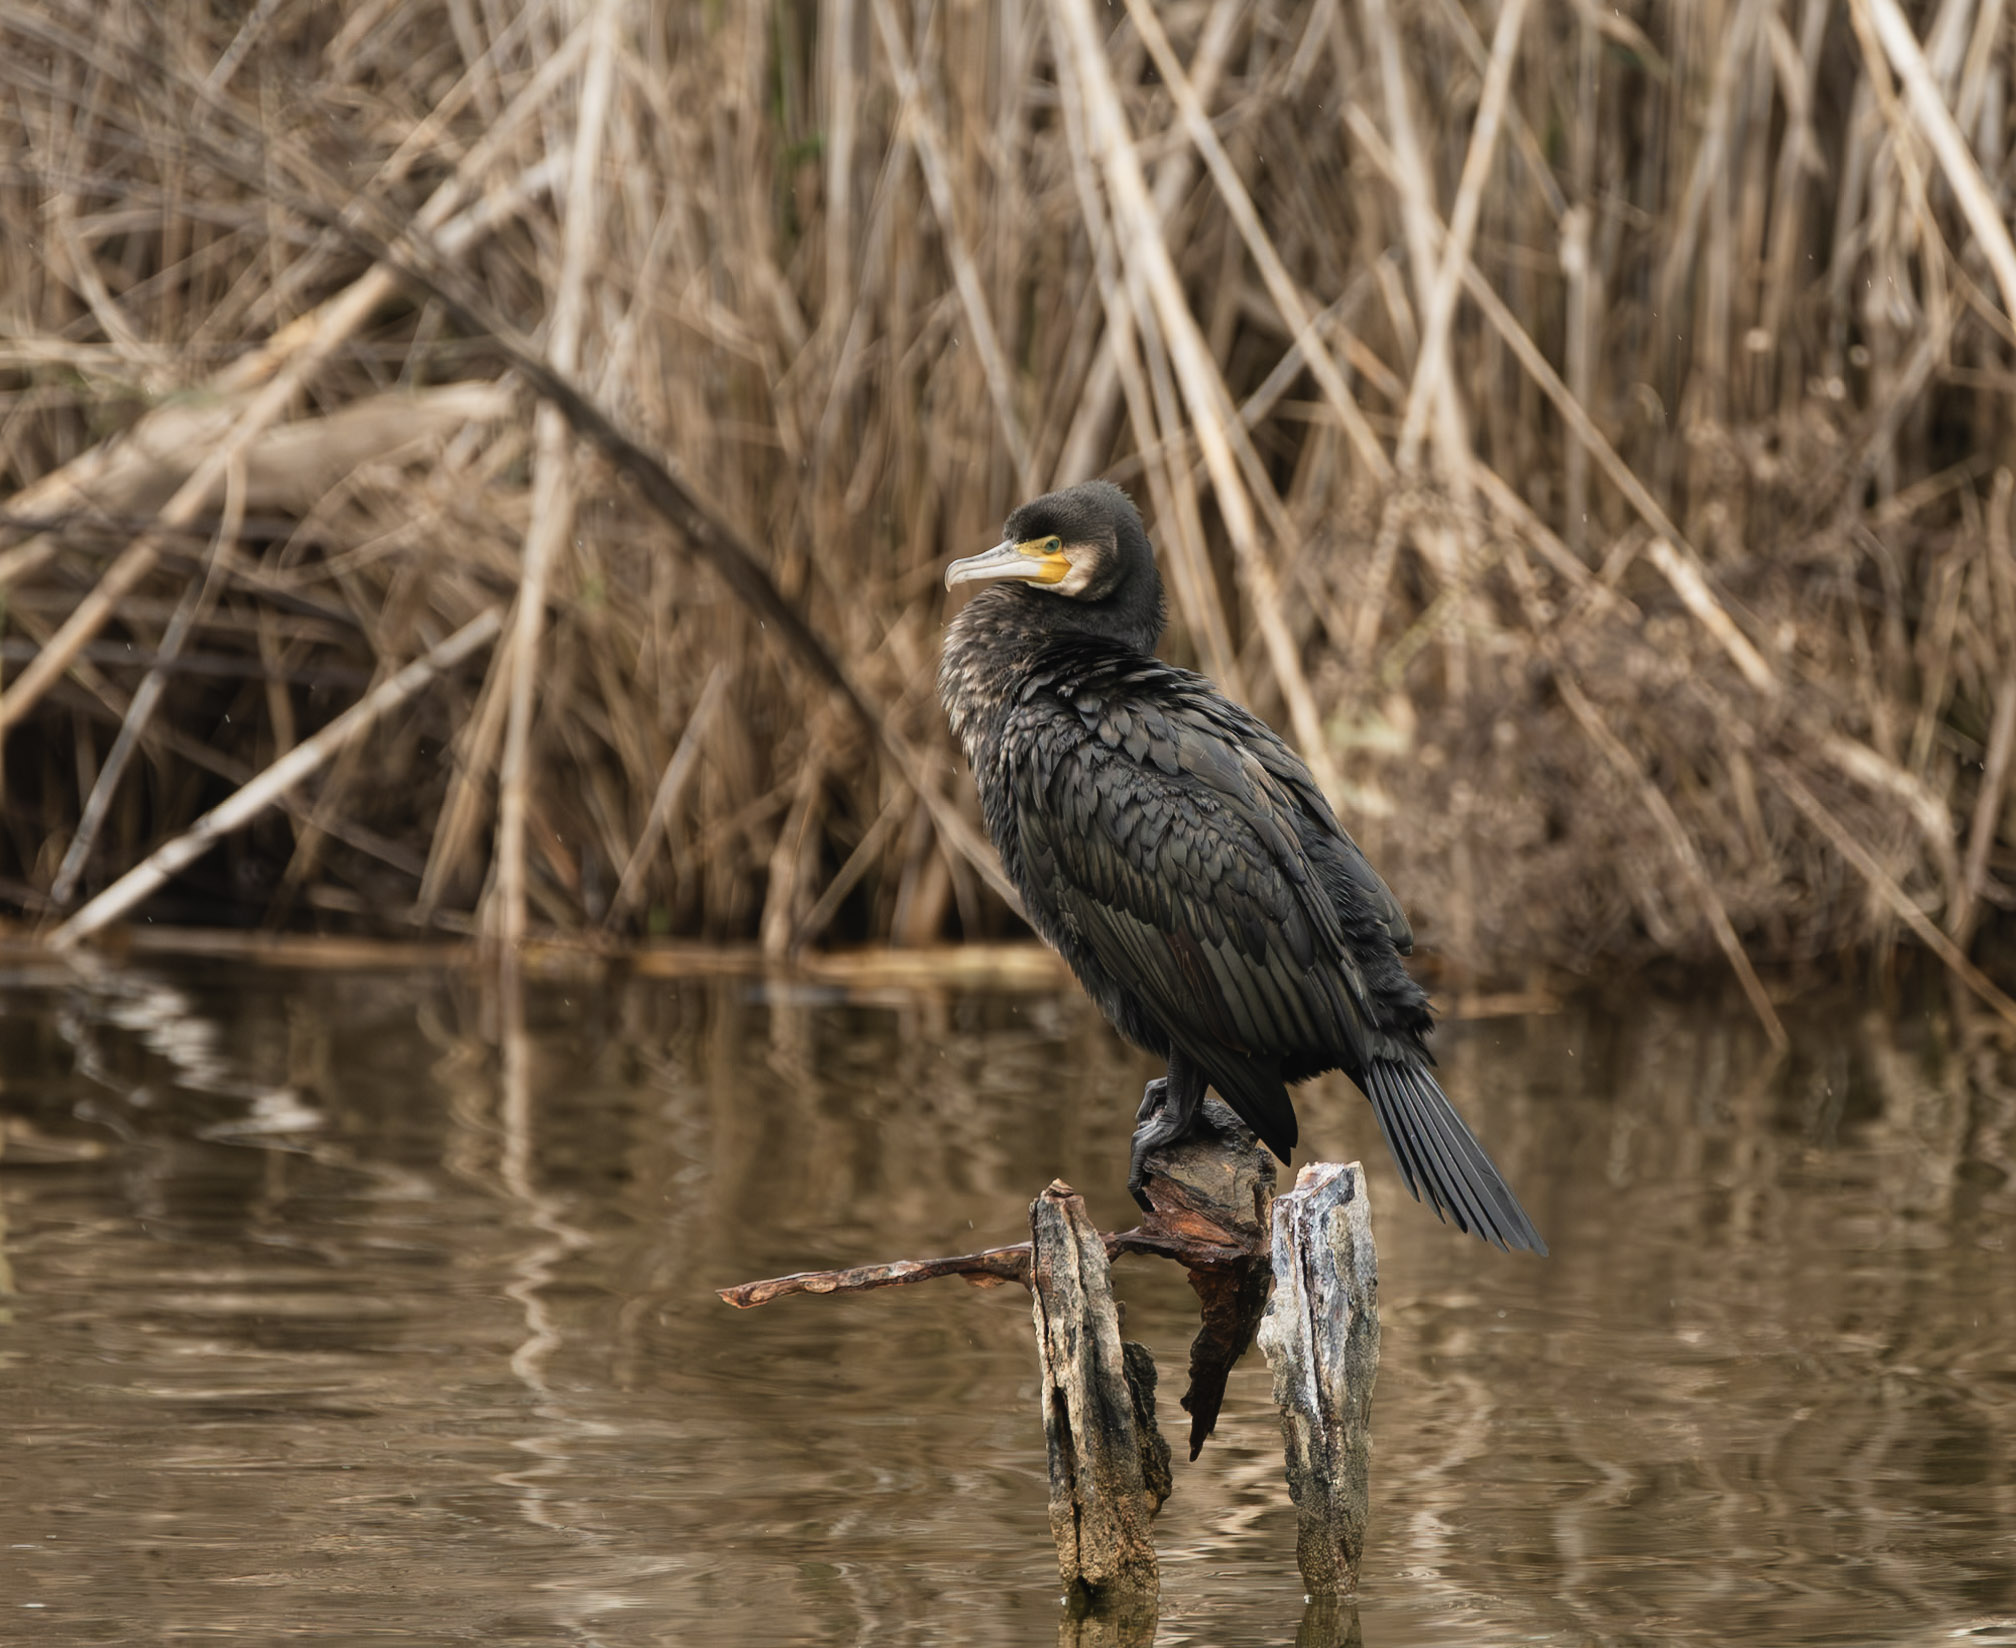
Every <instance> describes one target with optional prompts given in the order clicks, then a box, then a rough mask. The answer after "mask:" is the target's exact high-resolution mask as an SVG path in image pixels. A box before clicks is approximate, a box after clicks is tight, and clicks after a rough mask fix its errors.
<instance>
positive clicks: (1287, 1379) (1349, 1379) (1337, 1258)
mask: <svg viewBox="0 0 2016 1648" xmlns="http://www.w3.org/2000/svg"><path fill="white" fill-rule="evenodd" d="M1259 1342H1260V1349H1261V1350H1262V1351H1263V1352H1264V1353H1265V1354H1266V1357H1267V1362H1268V1365H1269V1366H1270V1367H1272V1368H1273V1370H1274V1400H1275V1401H1276V1402H1277V1403H1279V1404H1280V1407H1281V1431H1282V1435H1283V1438H1284V1439H1285V1441H1286V1444H1287V1454H1288V1493H1289V1497H1290V1498H1292V1499H1293V1500H1294V1501H1295V1513H1296V1520H1297V1523H1298V1528H1297V1534H1296V1541H1295V1560H1296V1563H1297V1564H1298V1565H1299V1566H1300V1567H1301V1569H1302V1582H1303V1584H1304V1585H1306V1586H1307V1587H1308V1589H1309V1594H1310V1595H1311V1596H1312V1597H1316V1598H1324V1597H1335V1596H1343V1595H1348V1594H1349V1593H1351V1592H1352V1591H1354V1590H1356V1589H1357V1587H1358V1563H1359V1560H1360V1558H1361V1557H1363V1555H1364V1554H1365V1521H1366V1511H1367V1504H1368V1500H1369V1494H1370V1472H1371V1464H1372V1384H1373V1381H1374V1380H1375V1379H1376V1378H1377V1377H1378V1373H1379V1258H1378V1254H1377V1252H1376V1251H1375V1250H1374V1248H1373V1246H1372V1210H1371V1207H1370V1205H1369V1203H1368V1201H1367V1199H1366V1195H1365V1172H1364V1169H1363V1168H1361V1167H1360V1166H1359V1165H1358V1163H1356V1162H1349V1163H1346V1164H1344V1165H1342V1166H1339V1165H1338V1164H1337V1163H1335V1162H1312V1163H1311V1164H1310V1165H1309V1166H1307V1167H1305V1168H1303V1169H1302V1172H1301V1174H1300V1176H1299V1177H1298V1178H1297V1179H1296V1181H1295V1188H1294V1189H1293V1190H1292V1191H1290V1192H1289V1193H1288V1194H1287V1195H1285V1196H1277V1197H1276V1198H1275V1200H1274V1297H1273V1298H1272V1300H1271V1301H1269V1303H1268V1306H1267V1314H1266V1315H1265V1316H1264V1317H1263V1318H1262V1319H1261V1323H1260V1333H1259Z"/></svg>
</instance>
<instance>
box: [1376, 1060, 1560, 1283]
mask: <svg viewBox="0 0 2016 1648" xmlns="http://www.w3.org/2000/svg"><path fill="white" fill-rule="evenodd" d="M1362 1085H1363V1086H1364V1088H1365V1092H1366V1096H1367V1097H1369V1098H1370V1099H1371V1101H1372V1109H1373V1112H1374V1114H1376V1115H1377V1116H1378V1118H1379V1131H1380V1132H1382V1133H1384V1134H1385V1135H1386V1144H1387V1148H1388V1149H1390V1150H1391V1151H1392V1152H1393V1159H1394V1160H1395V1161H1397V1162H1398V1163H1399V1164H1400V1176H1401V1177H1402V1178H1403V1179H1405V1180H1406V1181H1407V1188H1408V1189H1409V1190H1410V1191H1412V1192H1413V1193H1414V1197H1415V1200H1417V1201H1419V1200H1421V1199H1422V1198H1423V1195H1424V1192H1425V1195H1426V1200H1427V1202H1428V1205H1429V1206H1430V1207H1432V1208H1434V1209H1435V1211H1436V1213H1437V1214H1438V1215H1440V1216H1441V1217H1444V1218H1446V1219H1448V1220H1449V1221H1450V1222H1451V1223H1452V1224H1454V1225H1455V1226H1456V1228H1457V1229H1458V1230H1463V1231H1468V1232H1469V1233H1470V1234H1472V1235H1474V1236H1480V1237H1482V1238H1483V1239H1484V1240H1485V1241H1487V1242H1496V1243H1497V1244H1498V1245H1499V1246H1500V1247H1502V1248H1505V1249H1508V1250H1510V1249H1513V1248H1524V1249H1527V1250H1528V1251H1530V1252H1533V1253H1541V1254H1544V1253H1545V1252H1546V1251H1547V1244H1546V1243H1545V1242H1543V1241H1542V1240H1541V1239H1540V1233H1539V1232H1538V1231H1537V1230H1535V1229H1534V1228H1533V1221H1532V1220H1531V1219H1529V1218H1527V1217H1526V1210H1525V1209H1524V1208H1523V1207H1521V1206H1520V1205H1519V1198H1518V1197H1516V1196H1514V1195H1513V1194H1512V1190H1511V1187H1510V1186H1509V1185H1507V1184H1506V1183H1505V1180H1504V1178H1503V1177H1502V1176H1501V1175H1500V1174H1499V1172H1498V1169H1497V1168H1495V1167H1494V1166H1492V1165H1491V1158H1490V1157H1489V1156H1487V1155H1485V1154H1484V1147H1483V1146H1482V1145H1480V1144H1479V1143H1478V1142H1477V1139H1476V1136H1475V1135H1474V1134H1472V1133H1471V1131H1470V1129H1469V1128H1468V1127H1466V1126H1465V1125H1464V1124H1463V1118H1462V1117H1461V1116H1459V1115H1457V1114H1456V1108H1455V1106H1453V1105H1452V1104H1450V1102H1449V1100H1448V1098H1447V1096H1446V1095H1445V1094H1444V1093H1443V1091H1442V1089H1441V1088H1440V1087H1438V1086H1437V1085H1436V1084H1435V1078H1434V1077H1433V1076H1432V1075H1430V1074H1429V1073H1428V1071H1427V1070H1426V1069H1425V1068H1424V1067H1423V1066H1421V1065H1417V1064H1403V1063H1400V1062H1398V1061H1396V1060H1392V1059H1375V1060H1373V1062H1372V1066H1371V1068H1370V1070H1369V1071H1367V1073H1366V1076H1365V1080H1364V1082H1363V1084H1362Z"/></svg>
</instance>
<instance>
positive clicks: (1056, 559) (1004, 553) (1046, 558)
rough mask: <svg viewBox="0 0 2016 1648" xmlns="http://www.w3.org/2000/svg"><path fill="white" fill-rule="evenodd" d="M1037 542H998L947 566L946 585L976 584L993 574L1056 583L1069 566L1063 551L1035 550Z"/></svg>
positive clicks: (991, 576)
mask: <svg viewBox="0 0 2016 1648" xmlns="http://www.w3.org/2000/svg"><path fill="white" fill-rule="evenodd" d="M1034 551H1035V546H1034V545H1033V544H1032V545H1027V546H1025V545H1022V544H1016V543H999V544H996V545H995V546H994V547H993V548H992V549H989V550H983V551H982V552H981V553H980V554H978V555H969V556H967V557H966V558H965V559H964V560H963V561H954V562H953V563H952V564H951V565H950V566H948V567H947V568H946V569H945V587H946V588H947V589H950V588H951V587H952V586H953V585H954V584H977V583H980V582H982V581H984V580H986V579H990V578H1021V579H1023V580H1025V581H1027V582H1029V583H1037V584H1054V583H1056V582H1057V580H1058V579H1060V578H1061V577H1063V576H1064V573H1065V572H1066V571H1067V570H1068V567H1067V565H1066V563H1065V561H1064V558H1063V557H1062V556H1061V555H1056V554H1050V555H1044V554H1038V553H1035V552H1034Z"/></svg>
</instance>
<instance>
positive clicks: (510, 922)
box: [494, 0, 616, 956]
mask: <svg viewBox="0 0 2016 1648" xmlns="http://www.w3.org/2000/svg"><path fill="white" fill-rule="evenodd" d="M590 6H591V10H590V12H589V15H588V18H587V21H586V25H585V27H586V33H587V37H588V47H587V61H586V63H585V65H584V67H583V69H582V72H581V106H580V110H579V113H578V114H577V115H576V117H575V123H574V143H573V151H572V155H571V159H570V164H569V171H568V178H567V197H566V213H567V215H566V221H565V226H564V229H563V234H562V251H561V259H560V281H559V286H558V289H557V291H556V294H555V296H554V300H553V314H552V329H551V331H550V332H549V334H548V336H547V340H546V350H547V358H548V359H549V360H550V361H551V362H552V364H553V370H554V371H555V372H557V373H558V374H560V375H561V376H562V377H572V376H573V375H574V373H575V370H576V367H577V366H578V364H579V361H580V354H581V330H582V305H583V300H584V295H585V291H586V286H587V279H588V259H589V256H590V254H591V253H592V251H593V249H594V246H595V239H596V236H597V234H598V233H599V231H600V228H601V224H600V221H599V213H598V202H599V195H600V191H599V188H598V183H599V172H600V168H601V160H602V129H603V125H604V122H605V121H606V120H607V118H608V114H609V100H610V93H611V89H612V88H613V86H614V84H615V78H616V66H615V57H616V14H615V8H614V4H613V0H590ZM570 438H571V437H570V434H569V430H568V427H567V420H566V417H565V415H564V414H563V413H562V412H561V411H560V409H559V408H558V407H557V406H554V405H553V404H551V403H550V402H548V403H547V404H546V405H543V406H541V407H540V408H539V411H538V414H537V418H536V421H535V429H534V435H533V442H534V453H533V480H532V520H531V524H530V525H529V526H528V527H527V528H526V532H525V548H524V570H523V572H522V573H521V575H520V578H519V583H518V600H517V604H516V605H515V607H514V608H513V609H512V629H511V674H510V677H509V687H508V691H507V695H506V701H505V712H504V755H503V760H502V762H501V763H500V765H499V767H498V772H497V787H498V791H499V797H498V805H497V909H496V913H495V923H494V932H495V934H496V938H497V942H498V945H499V947H500V948H501V949H502V950H503V952H504V953H505V954H506V955H507V956H515V955H516V954H517V951H518V947H519V946H520V945H521V944H522V943H523V942H524V939H525V816H526V787H527V785H528V784H529V783H530V781H531V768H532V698H533V682H534V678H535V677H536V676H537V674H538V672H539V638H540V633H541V631H542V630H543V629H544V628H545V624H546V590H547V583H548V580H549V579H550V578H551V576H552V568H553V562H554V558H555V556H556V555H557V553H558V551H559V549H560V546H561V545H562V544H564V543H565V542H566V540H567V537H568V534H569V533H570V532H571V531H572V530H573V524H574V498H573V489H572V477H571V474H570V471H569V464H568V452H567V447H568V442H569V440H570Z"/></svg>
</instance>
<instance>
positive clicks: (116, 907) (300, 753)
mask: <svg viewBox="0 0 2016 1648" xmlns="http://www.w3.org/2000/svg"><path fill="white" fill-rule="evenodd" d="M502 628H503V616H502V614H501V613H499V612H498V610H497V609H496V608H494V607H493V608H491V609H490V610H489V611H487V612H484V613H481V614H479V615H478V616H476V617H475V618H472V619H470V621H469V622H468V623H466V624H464V625H463V626H462V628H460V629H459V630H457V631H456V632H455V633H454V634H453V635H451V636H449V637H448V639H447V640H445V641H443V642H441V643H440V645H438V646H436V647H434V648H433V649H431V650H430V651H429V652H427V653H425V654H424V655H422V656H421V657H419V658H416V659H415V660H414V661H413V662H412V663H410V664H408V665H407V666H406V668H404V669H403V670H401V671H400V672H399V673H398V674H397V675H395V676H393V677H392V678H391V679H390V680H389V681H386V682H384V683H383V684H381V685H380V686H379V687H378V688H377V689H376V690H375V691H374V692H372V693H371V694H370V696H368V697H366V698H364V699H362V700H361V701H360V702H358V703H357V704H355V705H353V706H352V707H351V708H350V709H349V710H346V711H345V712H344V713H343V714H342V715H340V716H338V717H337V718H336V719H335V720H334V721H332V722H330V723H329V725H328V726H326V727H324V728H323V729H322V731H321V732H319V733H317V734H316V735H315V736H314V737H313V738H310V739H308V740H306V741H305V742H303V743H300V744H297V745H296V746H295V747H294V748H293V749H291V750H289V751H288V752H287V754H286V755H284V756H282V757H281V758H280V759H279V760H278V761H276V762H275V763H274V764H273V765H272V766H270V767H268V768H267V769H266V770H265V771H264V772H263V773H261V774H259V776H258V777H257V778H255V779H253V780H252V781H251V782H250V783H248V784H247V785H245V787H244V788H243V789H241V790H239V791H238V792H237V793H236V794H235V795H233V796H232V797H231V799H230V800H228V801H226V802H225V803H224V804H223V805H221V806H219V807H215V808H212V809H211V810H210V811H209V812H207V813H205V814H204V815H203V816H202V817H201V818H200V819H198V820H197V821H196V823H195V824H193V825H192V826H191V827H190V828H189V829H188V830H186V831H185V832H183V833H182V834H181V835H179V836H177V837H176V838H175V839H174V840H173V841H170V842H168V843H166V844H165V845H164V846H161V847H159V848H157V849H155V851H153V852H152V853H150V854H148V856H147V858H146V859H145V860H144V861H143V862H141V863H139V864H136V865H135V866H134V867H133V868H132V869H131V870H128V871H127V872H126V874H125V875H123V876H121V877H120V878H119V879H118V880H117V881H115V882H114V883H113V884H112V885H111V886H110V887H108V888H106V889H105V891H104V892H102V893H100V894H99V895H98V896H97V897H96V898H94V899H93V900H92V901H91V902H90V903H89V904H87V905H85V906H84V908H83V909H81V910H79V911H78V912H77V913H76V914H75V915H74V916H72V917H70V919H69V920H68V921H66V922H64V923H63V925H62V926H60V927H58V928H57V929H56V930H55V931H54V932H52V933H51V934H50V935H49V940H48V942H49V945H50V947H51V948H52V949H57V950H63V949H68V948H69V947H70V946H71V945H74V944H76V943H78V942H79V941H80V940H82V939H86V938H89V937H90V936H91V934H93V933H95V932H97V931H98V930H99V929H100V928H101V927H104V926H106V925H107V924H109V923H111V922H113V921H116V920H118V919H119V917H120V916H122V915H123V914H125V913H126V912H127V911H128V910H130V909H132V908H133V907H134V906H135V905H137V904H139V903H141V902H142V901H143V900H145V899H146V898H147V896H148V895H149V894H151V893H153V892H154V891H155V890H156V889H157V888H159V887H160V886H161V885H162V884H163V883H164V882H166V881H167V880H168V878H169V877H170V876H172V875H174V874H175V872H176V871H178V870H180V869H181V868H182V867H183V866H185V865H187V864H189V863H192V862H193V861H194V860H196V859H197V858H200V857H201V856H202V855H203V854H204V853H206V852H208V851H209V850H210V849H211V848H212V847H213V846H215V845H216V844H217V842H218V841H219V840H221V839H222V838H223V837H224V836H226V835H228V834H230V832H231V831H233V830H235V829H237V828H239V827H240V826H241V825H243V824H245V823H247V822H248V821H249V820H251V819H252V818H254V817H256V816H257V815H258V814H259V813H261V812H262V811H264V810H265V809H266V808H267V807H269V806H271V805H272V804H273V802H274V801H275V799H276V798H277V797H279V796H281V795H284V794H285V793H286V792H287V791H288V790H291V789H293V788H294V786H295V785H297V784H299V783H300V782H301V781H302V780H303V779H304V778H306V777H307V776H308V775H309V774H310V773H312V772H314V771H315V769H316V768H317V767H319V766H321V765H322V764H323V762H325V761H327V760H328V759H329V758H330V757H331V756H332V755H335V754H336V753H337V752H339V751H340V750H342V749H343V748H344V747H345V746H347V745H348V744H349V743H350V741H351V740H352V739H354V738H356V737H358V736H359V735H360V734H362V733H364V732H367V731H369V730H370V728H371V725H372V723H374V722H375V721H377V720H378V719H379V717H380V716H382V715H384V714H385V713H386V712H387V711H388V710H393V709H396V708H398V706H399V705H401V704H403V703H404V702H405V701H406V700H407V699H408V698H410V697H412V696H413V694H414V693H416V692H418V691H419V690H420V689H421V688H422V687H423V686H425V685H426V684H427V683H428V682H429V681H430V680H432V679H433V678H434V677H435V676H436V675H438V674H440V673H441V672H442V671H444V670H449V669H453V668H454V667H455V666H456V665H457V664H459V663H460V662H461V661H462V660H463V659H464V658H467V657H468V656H469V655H470V654H471V653H473V652H475V651H477V650H478V649H479V648H482V647H485V646H487V645H489V643H490V642H491V641H493V640H495V639H496V638H497V634H498V632H499V631H500V630H501V629H502Z"/></svg>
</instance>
